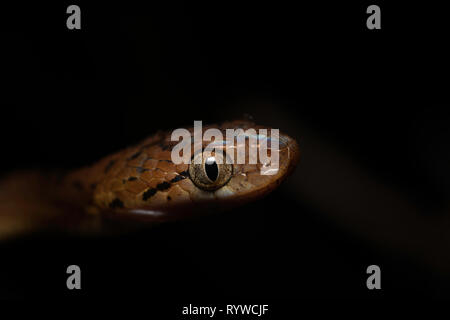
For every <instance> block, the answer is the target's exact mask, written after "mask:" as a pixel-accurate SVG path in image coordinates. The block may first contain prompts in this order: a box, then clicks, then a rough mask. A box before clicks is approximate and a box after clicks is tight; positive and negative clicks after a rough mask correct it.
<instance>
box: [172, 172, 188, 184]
mask: <svg viewBox="0 0 450 320" xmlns="http://www.w3.org/2000/svg"><path fill="white" fill-rule="evenodd" d="M184 179H186V177H185V176H182V175H181V174H179V175H177V176H176V177H175V178H173V179H172V180H170V183H174V182H178V181H180V180H184Z"/></svg>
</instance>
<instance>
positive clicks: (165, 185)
mask: <svg viewBox="0 0 450 320" xmlns="http://www.w3.org/2000/svg"><path fill="white" fill-rule="evenodd" d="M169 188H170V183H169V182H166V181H164V182H161V183H159V184H158V185H157V186H156V190H158V191H164V190H167V189H169Z"/></svg>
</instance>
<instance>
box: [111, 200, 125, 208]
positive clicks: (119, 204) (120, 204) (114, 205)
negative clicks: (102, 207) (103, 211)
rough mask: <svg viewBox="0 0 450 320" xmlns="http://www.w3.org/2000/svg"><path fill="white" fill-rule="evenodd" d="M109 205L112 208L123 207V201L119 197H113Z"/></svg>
mask: <svg viewBox="0 0 450 320" xmlns="http://www.w3.org/2000/svg"><path fill="white" fill-rule="evenodd" d="M109 207H110V208H112V209H114V208H123V202H122V201H121V200H120V199H119V198H115V199H114V200H113V201H112V202H111V203H110V204H109Z"/></svg>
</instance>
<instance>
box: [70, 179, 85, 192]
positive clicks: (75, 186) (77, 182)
mask: <svg viewBox="0 0 450 320" xmlns="http://www.w3.org/2000/svg"><path fill="white" fill-rule="evenodd" d="M72 185H73V186H74V188H76V189H77V190H78V191H81V190H83V185H82V184H81V182H80V181H78V180H77V181H74V182H73V183H72Z"/></svg>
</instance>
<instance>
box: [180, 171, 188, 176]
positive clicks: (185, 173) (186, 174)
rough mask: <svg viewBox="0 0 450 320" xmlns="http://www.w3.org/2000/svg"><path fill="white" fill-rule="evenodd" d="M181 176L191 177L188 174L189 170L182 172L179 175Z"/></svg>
mask: <svg viewBox="0 0 450 320" xmlns="http://www.w3.org/2000/svg"><path fill="white" fill-rule="evenodd" d="M179 175H181V176H183V177H189V172H188V171H187V170H185V171H181V172H180V173H179Z"/></svg>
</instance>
